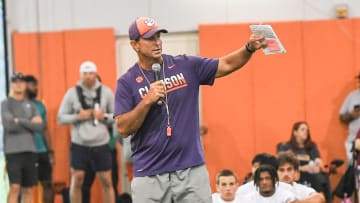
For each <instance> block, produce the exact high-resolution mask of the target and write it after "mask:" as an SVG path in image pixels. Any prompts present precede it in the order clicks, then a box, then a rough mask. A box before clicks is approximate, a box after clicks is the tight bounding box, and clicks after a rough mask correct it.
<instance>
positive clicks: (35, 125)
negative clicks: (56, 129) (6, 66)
mask: <svg viewBox="0 0 360 203" xmlns="http://www.w3.org/2000/svg"><path fill="white" fill-rule="evenodd" d="M1 118H2V122H3V126H4V152H5V156H6V163H7V165H6V168H7V172H8V175H9V179H10V192H9V195H8V203H17V202H18V197H19V194H20V191H21V202H22V203H31V201H32V195H33V192H32V187H33V186H35V185H36V183H37V182H38V178H37V176H38V174H37V168H36V164H37V163H36V162H37V156H36V147H35V141H34V134H35V132H42V131H43V129H44V124H43V121H42V119H41V116H40V113H39V111H38V109H37V108H36V106H35V104H34V103H33V102H31V101H30V100H28V99H27V98H26V83H25V77H24V75H23V74H21V73H15V74H14V75H13V76H12V77H11V92H10V96H9V97H8V98H7V99H6V100H4V101H3V102H2V103H1Z"/></svg>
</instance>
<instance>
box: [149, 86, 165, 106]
mask: <svg viewBox="0 0 360 203" xmlns="http://www.w3.org/2000/svg"><path fill="white" fill-rule="evenodd" d="M165 94H166V88H165V84H164V83H163V82H162V81H160V80H159V81H155V82H153V83H151V85H150V89H149V92H148V93H147V94H146V96H145V97H144V99H146V101H147V102H148V103H149V104H153V103H155V102H157V101H158V100H159V99H160V98H163V97H165Z"/></svg>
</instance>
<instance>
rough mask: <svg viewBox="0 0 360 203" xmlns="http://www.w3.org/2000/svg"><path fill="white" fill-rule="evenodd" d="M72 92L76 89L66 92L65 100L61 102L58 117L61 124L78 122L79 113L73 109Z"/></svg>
mask: <svg viewBox="0 0 360 203" xmlns="http://www.w3.org/2000/svg"><path fill="white" fill-rule="evenodd" d="M72 90H74V89H69V90H68V91H67V92H66V94H65V96H64V99H63V101H62V102H61V105H60V108H59V112H58V116H57V117H58V121H59V123H60V124H73V123H76V122H77V112H75V111H74V110H73V108H72V95H71V91H72Z"/></svg>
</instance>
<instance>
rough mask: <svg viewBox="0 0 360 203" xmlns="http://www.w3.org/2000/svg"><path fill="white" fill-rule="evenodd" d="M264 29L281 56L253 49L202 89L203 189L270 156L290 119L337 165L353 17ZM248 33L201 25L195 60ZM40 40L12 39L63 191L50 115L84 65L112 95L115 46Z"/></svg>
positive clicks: (354, 51) (355, 65) (357, 23)
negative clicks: (40, 103) (33, 90)
mask: <svg viewBox="0 0 360 203" xmlns="http://www.w3.org/2000/svg"><path fill="white" fill-rule="evenodd" d="M271 25H272V26H273V27H274V29H275V31H276V32H277V34H278V36H279V37H280V39H281V41H282V42H283V44H284V46H285V47H286V49H287V53H286V54H281V55H270V56H265V55H263V54H262V53H261V51H258V52H257V53H256V54H255V55H254V56H253V58H252V60H251V61H250V62H249V63H248V64H247V65H246V66H245V67H244V68H243V69H242V70H240V71H238V72H236V73H234V74H232V75H231V76H228V77H226V78H222V79H218V80H217V81H216V83H215V86H214V87H203V88H202V108H203V109H202V113H203V115H202V116H203V123H204V125H206V126H207V127H208V128H209V131H208V134H207V135H205V138H204V148H205V154H206V160H207V167H208V169H209V172H210V177H211V181H212V186H214V179H215V178H214V177H215V174H216V172H218V171H219V170H221V169H223V168H229V169H232V170H234V171H235V172H237V173H238V175H239V178H240V179H242V178H243V177H244V175H245V173H246V172H249V171H250V162H251V159H252V157H253V156H254V155H255V153H258V152H270V153H275V145H276V144H277V143H278V142H280V141H285V140H287V139H288V138H289V136H290V130H291V126H292V124H293V123H294V122H296V121H299V120H306V121H308V122H309V124H310V129H311V133H312V137H313V139H314V140H315V141H316V142H317V143H318V144H319V148H320V150H321V153H322V155H323V157H324V159H325V161H330V160H332V159H333V158H344V148H343V142H344V140H345V138H346V126H344V125H342V124H340V122H339V120H338V110H339V108H340V106H341V103H342V101H343V100H344V98H345V96H346V95H347V94H348V93H349V92H350V91H351V90H353V89H355V88H356V80H355V79H353V77H354V75H355V74H356V73H357V72H358V71H359V70H360V57H356V56H359V54H360V38H359V37H358V36H360V19H351V20H327V21H307V22H278V23H271ZM249 35H250V31H249V28H248V24H225V25H201V26H200V28H199V39H200V53H201V55H202V56H206V57H219V56H222V55H224V54H226V53H228V52H230V51H232V50H235V49H237V48H239V47H240V46H242V45H243V44H244V42H245V41H246V40H247V39H248V36H249ZM40 36H41V38H40V39H41V41H40V43H39V41H38V40H37V35H36V34H34V33H14V40H13V42H14V44H13V45H14V62H15V69H16V70H17V71H22V72H24V73H31V74H34V75H36V76H38V77H39V78H40V79H41V89H40V90H41V96H42V98H44V100H45V103H46V106H47V110H48V117H49V126H50V133H51V136H52V139H53V143H54V146H55V153H56V154H55V155H56V165H55V170H54V180H55V181H65V182H67V183H68V182H69V142H70V135H69V133H68V129H67V128H66V127H64V126H59V125H58V124H57V123H56V113H57V111H58V107H59V105H60V102H61V100H62V97H63V95H64V93H65V91H66V90H67V89H68V88H69V87H71V86H73V85H74V84H75V82H76V81H77V80H78V78H79V69H78V67H79V64H80V63H81V61H83V60H86V59H91V60H94V61H95V62H96V63H97V64H98V65H99V67H100V68H99V69H100V70H99V73H100V75H101V77H102V79H103V81H104V82H105V84H106V85H109V86H110V87H112V88H113V89H114V87H115V84H116V83H115V80H116V78H115V77H116V68H115V38H114V34H113V30H112V29H95V30H74V31H65V32H52V33H41V35H40ZM38 44H40V45H41V47H42V52H41V54H42V57H41V60H40V61H39V57H38V56H39V55H38V54H39V51H38V48H37V47H38V46H37V45H38ZM39 62H40V63H41V66H40V67H39ZM213 188H214V187H213ZM99 191H100V190H99V186H98V185H96V186H95V187H94V188H93V194H94V195H93V196H94V198H93V202H101V199H100V195H99Z"/></svg>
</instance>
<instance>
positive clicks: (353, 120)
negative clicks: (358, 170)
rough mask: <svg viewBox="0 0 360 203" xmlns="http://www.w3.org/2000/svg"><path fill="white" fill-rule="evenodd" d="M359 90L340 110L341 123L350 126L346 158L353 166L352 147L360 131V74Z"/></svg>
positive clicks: (350, 95) (352, 93)
mask: <svg viewBox="0 0 360 203" xmlns="http://www.w3.org/2000/svg"><path fill="white" fill-rule="evenodd" d="M356 78H357V79H358V89H356V90H354V91H352V92H350V94H349V95H348V96H347V97H346V99H345V101H344V102H343V104H342V106H341V108H340V112H339V113H340V121H341V122H343V123H345V124H347V125H348V126H349V130H348V131H349V132H348V137H347V139H346V141H345V150H346V158H347V162H348V165H350V164H352V147H353V143H354V141H355V138H356V134H357V132H358V131H359V129H360V73H359V74H358V75H357V76H356Z"/></svg>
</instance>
